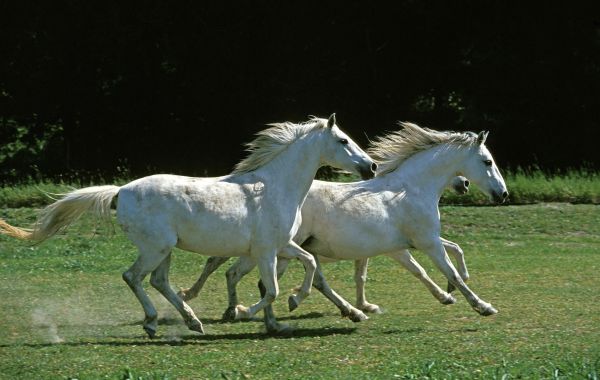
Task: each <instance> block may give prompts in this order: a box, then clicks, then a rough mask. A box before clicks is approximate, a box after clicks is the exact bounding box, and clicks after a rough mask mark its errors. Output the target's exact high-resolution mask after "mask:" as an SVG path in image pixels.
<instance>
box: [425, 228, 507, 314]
mask: <svg viewBox="0 0 600 380" xmlns="http://www.w3.org/2000/svg"><path fill="white" fill-rule="evenodd" d="M417 248H418V249H420V250H422V251H423V252H425V253H426V254H427V255H428V256H429V258H430V259H431V260H432V261H433V263H434V264H435V265H436V266H437V267H438V269H439V270H440V271H441V272H442V273H443V274H444V275H445V276H446V278H447V279H448V281H449V282H450V283H451V284H452V285H454V286H455V287H456V288H457V289H458V290H459V291H460V292H461V293H462V294H463V295H464V296H465V298H466V299H467V301H468V302H469V304H470V305H471V307H472V308H473V309H474V310H475V311H476V312H478V313H479V314H481V315H484V316H488V315H493V314H496V313H497V312H498V310H496V309H495V308H494V307H493V306H492V305H491V304H489V303H487V302H485V301H483V300H482V299H480V298H479V297H478V296H477V295H476V294H475V293H474V292H473V291H472V290H471V289H469V287H468V286H467V284H465V282H464V281H463V279H462V278H461V277H460V275H459V274H458V272H457V271H456V268H454V265H453V264H452V262H451V261H450V258H448V255H447V254H446V250H445V249H444V246H443V245H442V241H441V240H440V239H439V238H437V239H436V240H435V241H433V242H431V243H429V244H424V245H420V247H417Z"/></svg>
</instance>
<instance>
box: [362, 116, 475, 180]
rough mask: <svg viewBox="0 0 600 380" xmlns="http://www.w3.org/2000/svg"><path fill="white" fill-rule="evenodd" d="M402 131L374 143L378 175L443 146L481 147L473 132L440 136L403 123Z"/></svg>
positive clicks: (431, 130) (401, 123)
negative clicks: (438, 146) (420, 153)
mask: <svg viewBox="0 0 600 380" xmlns="http://www.w3.org/2000/svg"><path fill="white" fill-rule="evenodd" d="M398 124H399V125H400V126H401V127H402V129H401V130H399V131H394V132H390V133H388V134H386V135H384V136H382V137H377V138H376V139H375V140H374V141H371V145H370V147H369V149H368V150H367V152H368V154H369V155H370V156H371V157H372V158H373V159H375V160H376V161H377V163H378V164H379V167H378V169H377V175H378V176H380V175H384V174H387V173H390V172H392V171H394V170H396V169H397V168H398V167H399V166H400V165H401V164H402V163H403V162H404V161H406V160H407V159H408V158H409V157H411V156H413V155H415V154H417V153H419V152H422V151H424V150H427V149H429V148H432V147H434V146H437V145H441V144H455V145H462V146H471V145H474V144H476V143H477V134H475V133H473V132H452V131H446V132H440V131H435V130H433V129H429V128H422V127H419V126H418V125H416V124H413V123H407V122H399V123H398Z"/></svg>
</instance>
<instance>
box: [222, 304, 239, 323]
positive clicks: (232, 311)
mask: <svg viewBox="0 0 600 380" xmlns="http://www.w3.org/2000/svg"><path fill="white" fill-rule="evenodd" d="M236 315H237V313H236V308H235V306H230V307H228V308H227V310H225V312H224V313H223V316H222V317H221V318H222V319H223V321H225V322H233V321H235V317H236Z"/></svg>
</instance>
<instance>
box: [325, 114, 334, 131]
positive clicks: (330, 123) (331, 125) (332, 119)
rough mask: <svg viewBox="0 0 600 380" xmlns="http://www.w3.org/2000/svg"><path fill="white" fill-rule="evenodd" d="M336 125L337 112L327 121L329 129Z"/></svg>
mask: <svg viewBox="0 0 600 380" xmlns="http://www.w3.org/2000/svg"><path fill="white" fill-rule="evenodd" d="M334 125H335V112H334V113H332V114H331V116H329V120H327V128H331V127H333V126H334Z"/></svg>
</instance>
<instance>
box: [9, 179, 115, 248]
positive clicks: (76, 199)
mask: <svg viewBox="0 0 600 380" xmlns="http://www.w3.org/2000/svg"><path fill="white" fill-rule="evenodd" d="M119 189H120V187H119V186H113V185H109V186H92V187H86V188H83V189H79V190H75V191H72V192H70V193H67V194H65V196H64V197H63V198H61V199H59V200H58V201H56V202H54V203H52V204H51V205H49V206H47V207H46V208H44V209H43V210H42V211H41V213H40V215H39V216H38V219H37V221H36V222H35V224H34V226H33V228H32V229H25V228H19V227H15V226H11V225H10V224H8V223H6V222H5V221H4V220H2V219H0V234H2V235H8V236H12V237H15V238H17V239H22V240H32V241H34V242H36V243H39V242H42V241H44V240H46V239H48V238H49V237H51V236H53V235H55V234H56V233H57V232H59V231H60V230H63V229H65V228H67V227H68V226H69V225H71V223H73V222H74V221H75V220H77V218H79V217H80V216H81V215H82V214H83V213H84V212H86V211H92V212H94V213H95V214H97V215H98V216H100V217H101V218H103V219H106V220H109V219H110V204H111V202H112V200H113V198H114V197H115V196H116V195H117V193H118V192H119Z"/></svg>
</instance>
